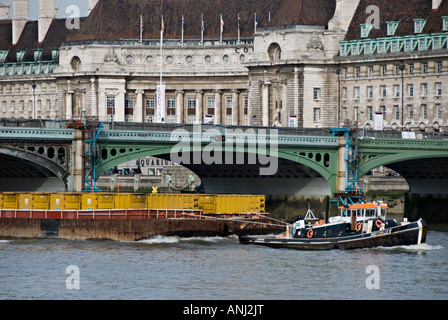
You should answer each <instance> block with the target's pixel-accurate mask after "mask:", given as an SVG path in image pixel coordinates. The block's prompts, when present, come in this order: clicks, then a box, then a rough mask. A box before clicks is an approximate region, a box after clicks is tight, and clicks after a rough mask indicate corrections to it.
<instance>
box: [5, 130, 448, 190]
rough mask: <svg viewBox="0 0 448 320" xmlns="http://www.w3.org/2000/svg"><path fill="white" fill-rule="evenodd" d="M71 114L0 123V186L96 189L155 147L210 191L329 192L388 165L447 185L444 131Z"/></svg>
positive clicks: (429, 183)
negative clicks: (69, 118)
mask: <svg viewBox="0 0 448 320" xmlns="http://www.w3.org/2000/svg"><path fill="white" fill-rule="evenodd" d="M78 124H80V125H79V127H76V125H75V126H71V127H70V126H69V128H66V125H67V124H66V123H62V124H59V125H55V124H53V125H49V124H48V123H45V124H42V126H44V127H18V126H14V127H10V126H2V127H0V161H1V163H2V166H1V168H0V189H1V191H42V190H48V189H49V188H50V189H51V187H54V188H56V189H58V190H55V191H82V190H87V191H88V190H94V189H93V188H95V181H96V180H97V179H98V177H100V176H101V175H102V174H103V173H105V172H106V171H107V170H110V169H111V168H113V167H114V166H116V165H118V164H121V163H123V162H126V161H130V160H135V159H139V158H142V157H146V156H154V157H159V158H162V159H167V160H171V161H173V162H175V163H179V164H181V165H183V166H185V167H187V168H189V169H191V170H192V171H193V172H195V173H196V174H197V175H198V176H199V177H200V178H201V181H202V182H203V184H204V186H205V188H206V192H210V193H215V192H216V193H254V194H256V193H263V194H278V195H296V194H301V195H329V196H333V195H335V194H338V193H345V192H356V191H360V190H359V189H358V188H359V187H358V185H357V181H358V180H359V178H361V177H362V176H364V175H365V174H368V173H369V172H370V171H371V170H373V169H375V168H377V167H379V166H387V167H388V168H391V169H393V170H395V171H396V172H398V173H399V174H400V175H402V176H403V177H404V178H405V179H406V181H407V182H408V184H409V186H410V190H411V192H412V193H421V194H448V184H447V183H446V182H447V181H448V180H447V178H448V161H447V160H448V140H445V139H446V138H448V137H444V136H443V135H432V136H427V135H426V133H420V134H416V135H415V137H413V138H412V139H403V138H401V136H399V133H393V132H389V133H387V132H374V131H372V132H364V131H362V130H358V131H353V130H348V129H309V130H306V129H292V128H289V129H282V128H260V127H225V126H214V125H147V126H130V125H129V124H111V123H105V124H101V125H99V126H97V125H96V124H95V125H93V126H87V125H85V123H83V124H82V125H81V123H78ZM57 126H59V127H57ZM61 189H63V190H61Z"/></svg>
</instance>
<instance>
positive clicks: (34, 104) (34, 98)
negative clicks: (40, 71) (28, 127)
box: [32, 81, 36, 119]
mask: <svg viewBox="0 0 448 320" xmlns="http://www.w3.org/2000/svg"><path fill="white" fill-rule="evenodd" d="M32 87H33V119H36V82H34V81H33V84H32Z"/></svg>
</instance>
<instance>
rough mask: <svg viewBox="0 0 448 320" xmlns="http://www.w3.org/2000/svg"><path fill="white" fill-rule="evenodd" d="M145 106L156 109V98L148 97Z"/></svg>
mask: <svg viewBox="0 0 448 320" xmlns="http://www.w3.org/2000/svg"><path fill="white" fill-rule="evenodd" d="M145 106H146V108H147V109H154V108H155V107H156V103H155V98H146V99H145Z"/></svg>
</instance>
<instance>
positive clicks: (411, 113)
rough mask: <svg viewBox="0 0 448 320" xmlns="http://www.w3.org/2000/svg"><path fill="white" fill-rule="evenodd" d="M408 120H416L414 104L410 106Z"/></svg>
mask: <svg viewBox="0 0 448 320" xmlns="http://www.w3.org/2000/svg"><path fill="white" fill-rule="evenodd" d="M408 119H409V120H412V119H414V106H413V105H412V104H409V105H408Z"/></svg>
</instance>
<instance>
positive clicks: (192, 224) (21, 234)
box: [0, 218, 283, 241]
mask: <svg viewBox="0 0 448 320" xmlns="http://www.w3.org/2000/svg"><path fill="white" fill-rule="evenodd" d="M262 222H263V220H262V219H248V220H246V221H241V220H233V219H222V220H211V219H209V220H206V219H202V220H200V219H183V218H178V219H176V218H173V219H148V220H132V219H128V220H120V219H34V218H33V219H29V218H17V219H9V218H1V219H0V237H1V238H3V239H7V238H61V239H79V240H93V239H104V240H117V241H137V240H142V239H147V238H150V237H153V236H156V235H177V236H185V237H192V236H228V235H230V234H236V235H241V234H259V233H263V234H267V233H271V232H275V231H277V232H278V231H279V230H280V229H279V228H278V227H275V226H272V225H267V224H264V223H262ZM266 222H267V221H266ZM282 229H283V228H282Z"/></svg>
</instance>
